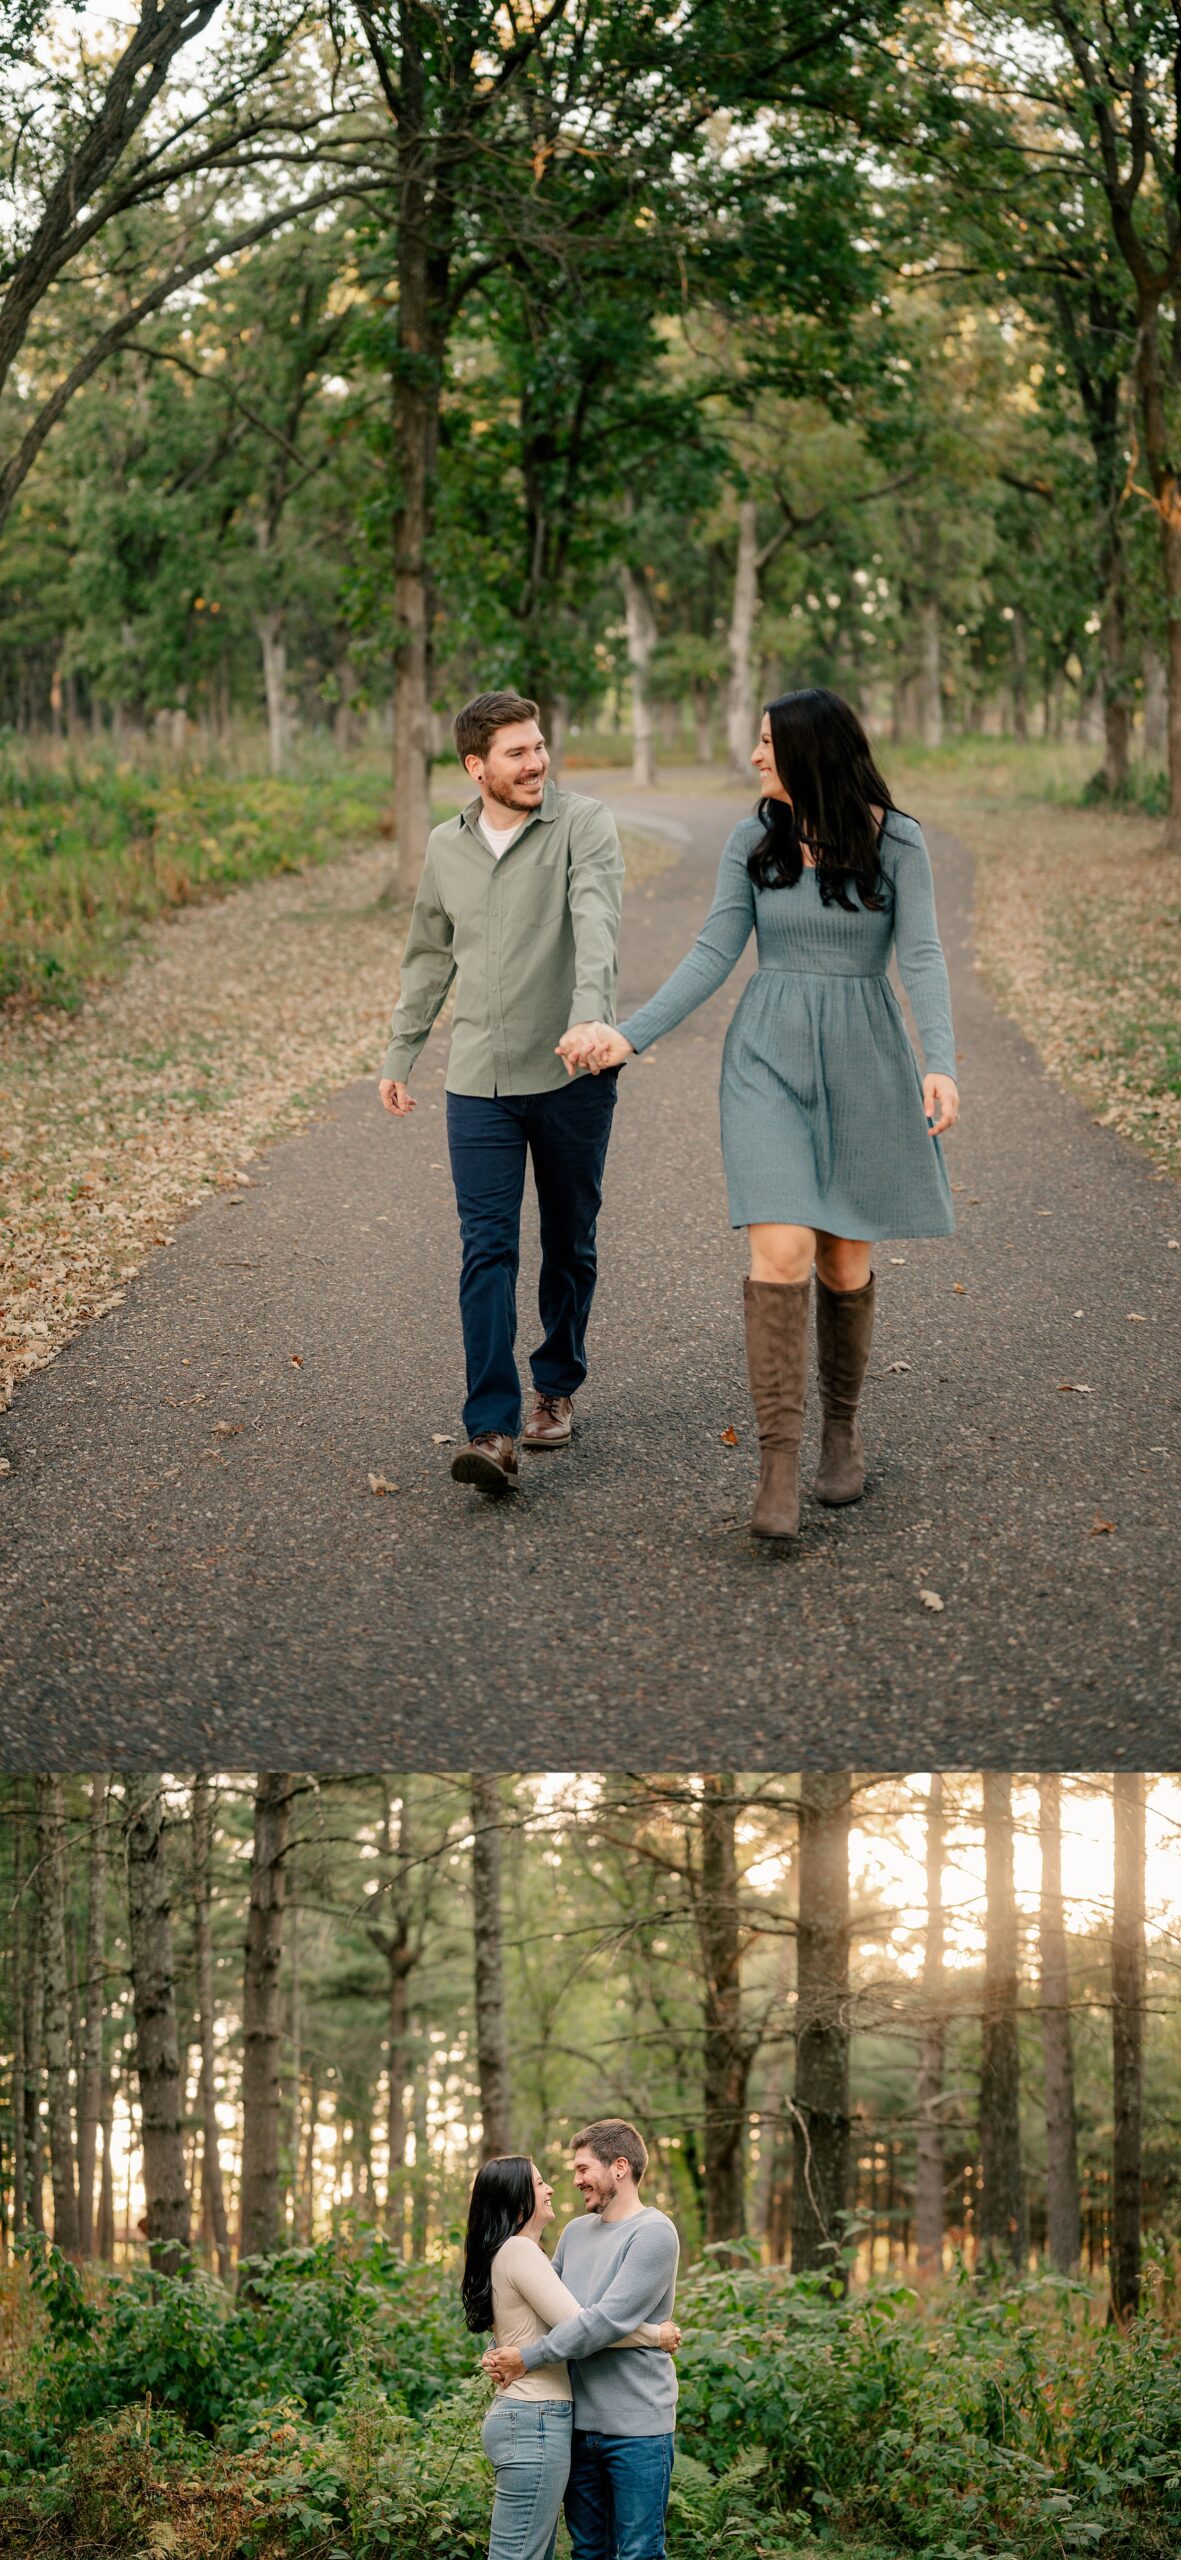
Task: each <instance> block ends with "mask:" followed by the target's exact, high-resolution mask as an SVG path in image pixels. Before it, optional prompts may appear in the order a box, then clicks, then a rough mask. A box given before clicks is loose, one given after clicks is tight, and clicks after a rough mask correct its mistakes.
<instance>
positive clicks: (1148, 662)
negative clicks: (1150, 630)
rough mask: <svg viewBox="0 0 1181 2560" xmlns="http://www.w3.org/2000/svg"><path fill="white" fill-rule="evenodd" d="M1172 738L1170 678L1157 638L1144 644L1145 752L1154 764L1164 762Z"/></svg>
mask: <svg viewBox="0 0 1181 2560" xmlns="http://www.w3.org/2000/svg"><path fill="white" fill-rule="evenodd" d="M1168 742H1169V679H1168V672H1167V669H1166V667H1165V662H1164V659H1163V658H1162V656H1161V653H1160V650H1159V649H1158V648H1157V647H1156V645H1155V642H1153V641H1151V640H1149V641H1146V642H1145V646H1144V755H1145V760H1146V762H1148V763H1151V764H1163V763H1164V759H1165V754H1166V751H1167V748H1168Z"/></svg>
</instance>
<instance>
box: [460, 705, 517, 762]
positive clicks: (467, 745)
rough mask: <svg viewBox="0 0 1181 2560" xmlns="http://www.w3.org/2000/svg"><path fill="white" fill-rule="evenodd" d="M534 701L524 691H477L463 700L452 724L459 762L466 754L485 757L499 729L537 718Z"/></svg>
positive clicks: (463, 760) (464, 759)
mask: <svg viewBox="0 0 1181 2560" xmlns="http://www.w3.org/2000/svg"><path fill="white" fill-rule="evenodd" d="M536 718H537V704H536V703H535V702H530V701H529V700H528V699H527V697H526V695H525V694H523V693H478V694H476V696H475V698H474V700H473V701H471V702H465V704H464V706H463V709H462V711H457V712H456V714H455V718H454V720H453V721H452V723H451V735H452V737H453V738H454V740H455V752H456V755H457V756H458V758H459V761H460V763H461V764H462V765H466V763H467V760H468V757H469V756H486V755H487V753H488V749H489V747H490V746H491V744H492V741H493V739H494V737H495V736H496V732H497V730H498V729H509V728H511V727H512V726H513V725H514V723H515V722H516V721H518V720H536Z"/></svg>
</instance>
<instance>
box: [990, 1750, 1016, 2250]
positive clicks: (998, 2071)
mask: <svg viewBox="0 0 1181 2560" xmlns="http://www.w3.org/2000/svg"><path fill="white" fill-rule="evenodd" d="M984 1863H985V1926H984V2007H983V2020H982V2034H981V2047H980V2254H981V2259H982V2261H983V2262H984V2263H985V2264H989V2263H996V2262H998V2261H999V2260H1001V2259H1006V2260H1008V2262H1009V2263H1010V2265H1012V2266H1015V2267H1019V2266H1020V2265H1021V2263H1022V2258H1023V2255H1024V2229H1023V2222H1024V2202H1023V2194H1022V2184H1021V2120H1020V2068H1021V2066H1020V2050H1019V2045H1018V2034H1017V1995H1018V1980H1017V1903H1016V1899H1015V1896H1014V1892H1013V1794H1012V1780H1011V1778H1010V1776H1009V1774H1008V1772H1007V1771H1001V1770H996V1769H986V1770H985V1772H984Z"/></svg>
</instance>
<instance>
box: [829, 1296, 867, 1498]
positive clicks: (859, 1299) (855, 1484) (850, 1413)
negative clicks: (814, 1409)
mask: <svg viewBox="0 0 1181 2560" xmlns="http://www.w3.org/2000/svg"><path fill="white" fill-rule="evenodd" d="M872 1340H873V1273H872V1271H871V1272H870V1275H869V1278H868V1280H867V1281H866V1284H865V1287H864V1289H826V1287H825V1285H824V1282H823V1280H822V1279H821V1278H820V1277H819V1274H818V1275H817V1280H816V1367H817V1370H818V1373H819V1377H820V1403H821V1408H822V1410H823V1413H824V1437H823V1440H822V1441H821V1445H820V1465H819V1467H818V1468H817V1470H816V1492H817V1494H818V1495H819V1498H820V1500H821V1502H828V1503H838V1502H859V1501H860V1499H861V1496H862V1494H863V1493H864V1491H865V1448H864V1445H863V1442H862V1438H861V1425H860V1423H859V1422H858V1419H857V1406H858V1403H859V1401H860V1397H861V1384H862V1380H863V1378H864V1376H865V1371H866V1366H867V1363H868V1360H869V1346H870V1343H871V1342H872Z"/></svg>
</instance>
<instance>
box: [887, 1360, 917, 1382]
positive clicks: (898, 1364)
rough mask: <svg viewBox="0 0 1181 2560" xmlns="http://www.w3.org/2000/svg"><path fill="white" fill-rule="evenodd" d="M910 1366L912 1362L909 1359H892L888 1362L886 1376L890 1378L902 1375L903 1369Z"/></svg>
mask: <svg viewBox="0 0 1181 2560" xmlns="http://www.w3.org/2000/svg"><path fill="white" fill-rule="evenodd" d="M910 1366H911V1363H910V1361H909V1360H891V1361H889V1362H888V1364H887V1368H886V1376H887V1377H888V1378H896V1377H898V1376H899V1375H900V1373H901V1371H902V1370H903V1369H909V1368H910Z"/></svg>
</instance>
